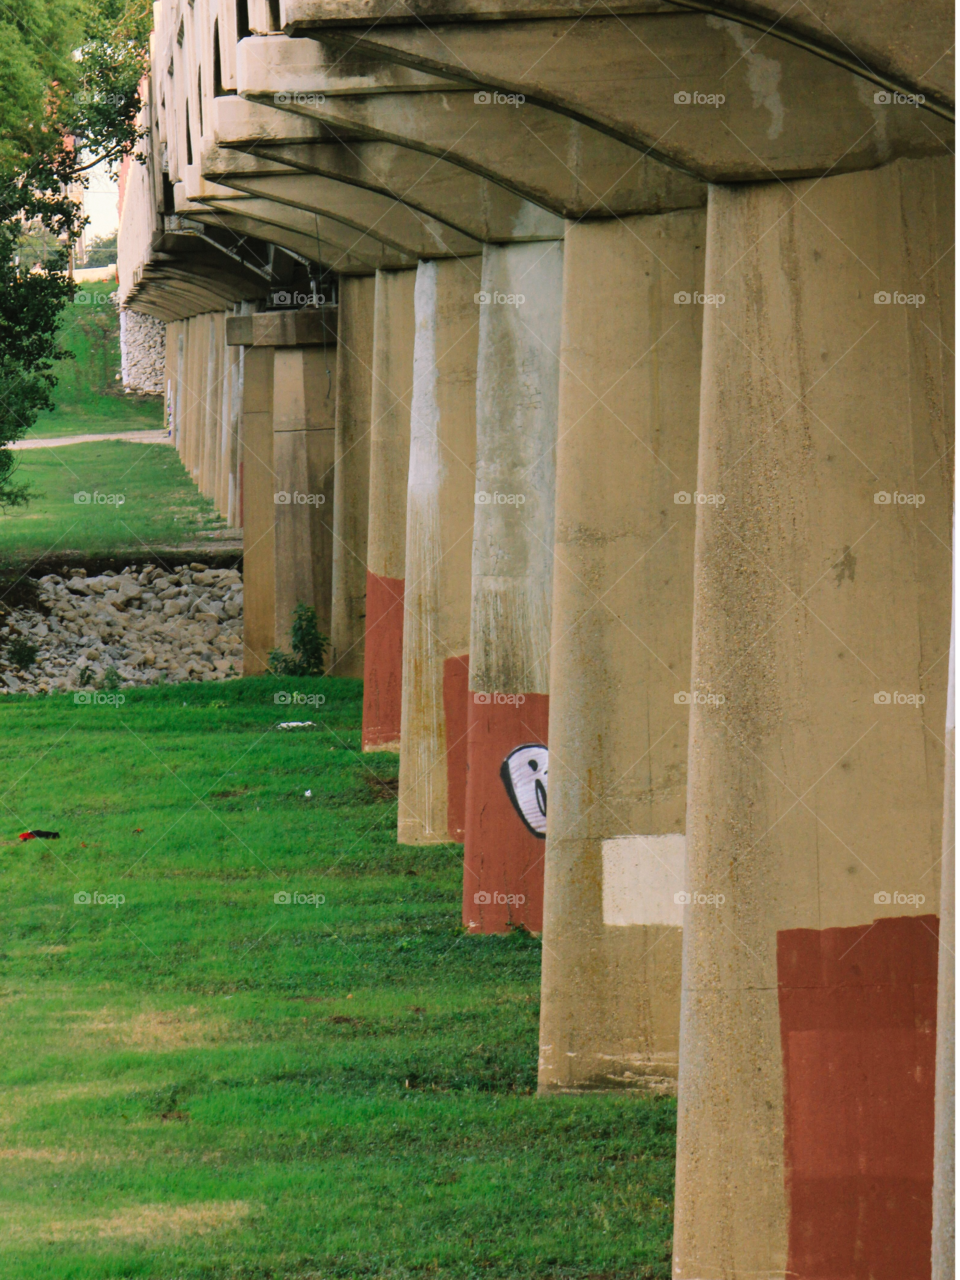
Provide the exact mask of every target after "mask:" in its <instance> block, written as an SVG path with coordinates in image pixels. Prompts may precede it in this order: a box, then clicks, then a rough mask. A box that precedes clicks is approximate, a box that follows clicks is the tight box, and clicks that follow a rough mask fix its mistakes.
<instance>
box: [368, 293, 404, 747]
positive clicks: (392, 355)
mask: <svg viewBox="0 0 960 1280" xmlns="http://www.w3.org/2000/svg"><path fill="white" fill-rule="evenodd" d="M416 279H417V273H416V270H415V269H414V270H407V271H378V272H377V278H376V295H375V300H374V322H373V390H372V393H371V402H370V513H369V527H368V533H367V607H366V613H367V617H366V636H365V639H364V652H363V749H364V751H399V750H400V705H401V689H402V685H403V586H404V573H405V569H404V557H405V551H406V537H407V472H408V470H409V466H410V400H411V396H412V393H413V341H414V328H415V324H414V305H413V294H414V286H415V284H416Z"/></svg>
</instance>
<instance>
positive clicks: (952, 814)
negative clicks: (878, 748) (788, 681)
mask: <svg viewBox="0 0 960 1280" xmlns="http://www.w3.org/2000/svg"><path fill="white" fill-rule="evenodd" d="M955 627H956V624H955V623H954V628H953V630H954V631H955ZM948 683H949V690H948V694H947V727H946V735H945V738H946V741H945V744H944V745H945V747H946V752H945V766H946V768H945V773H944V787H943V791H944V795H943V845H942V848H943V856H942V861H941V863H940V931H939V932H940V939H939V940H940V954H939V960H938V964H937V1086H936V1096H935V1099H934V1134H933V1142H934V1146H933V1233H932V1234H933V1258H932V1267H931V1280H951V1277H952V1276H954V1275H955V1274H956V1256H957V1239H956V1210H957V1182H956V1176H957V1169H956V1151H955V1137H954V1135H955V1130H956V1109H957V1104H956V1074H957V1073H956V1030H957V980H956V943H957V926H956V900H955V894H956V850H955V840H956V817H957V815H956V736H957V730H956V707H955V698H956V687H955V686H956V638H955V635H954V634H953V633H951V637H950V677H949V681H948Z"/></svg>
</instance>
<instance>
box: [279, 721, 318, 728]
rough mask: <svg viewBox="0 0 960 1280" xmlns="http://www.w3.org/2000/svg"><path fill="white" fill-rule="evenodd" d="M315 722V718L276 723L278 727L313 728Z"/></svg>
mask: <svg viewBox="0 0 960 1280" xmlns="http://www.w3.org/2000/svg"><path fill="white" fill-rule="evenodd" d="M316 727H317V723H316V721H315V720H284V722H283V724H278V725H277V728H278V729H315V728H316Z"/></svg>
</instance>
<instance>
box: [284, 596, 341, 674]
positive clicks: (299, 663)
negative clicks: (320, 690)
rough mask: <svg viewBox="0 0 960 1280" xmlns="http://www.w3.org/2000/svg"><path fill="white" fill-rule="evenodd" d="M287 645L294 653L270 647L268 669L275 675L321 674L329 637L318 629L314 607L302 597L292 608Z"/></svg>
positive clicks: (328, 645)
mask: <svg viewBox="0 0 960 1280" xmlns="http://www.w3.org/2000/svg"><path fill="white" fill-rule="evenodd" d="M290 645H291V647H292V649H293V653H284V651H283V650H282V649H271V650H270V670H271V672H272V673H273V674H274V675H275V676H322V675H323V659H324V656H325V654H326V652H327V649H329V647H330V639H329V637H328V636H325V635H323V634H322V632H321V631H320V628H319V626H318V623H317V611H316V609H314V608H312V607H311V606H310V605H308V604H304V603H303V601H302V600H301V601H300V603H299V604H298V605H297V607H296V609H295V610H294V611H293V623H292V624H291V627H290Z"/></svg>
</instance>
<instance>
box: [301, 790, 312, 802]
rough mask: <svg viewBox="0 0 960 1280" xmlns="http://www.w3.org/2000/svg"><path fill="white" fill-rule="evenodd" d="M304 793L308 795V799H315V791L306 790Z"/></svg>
mask: <svg viewBox="0 0 960 1280" xmlns="http://www.w3.org/2000/svg"><path fill="white" fill-rule="evenodd" d="M303 794H304V795H305V796H306V797H307V799H308V800H312V799H313V792H312V791H305V792H304V793H303Z"/></svg>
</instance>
